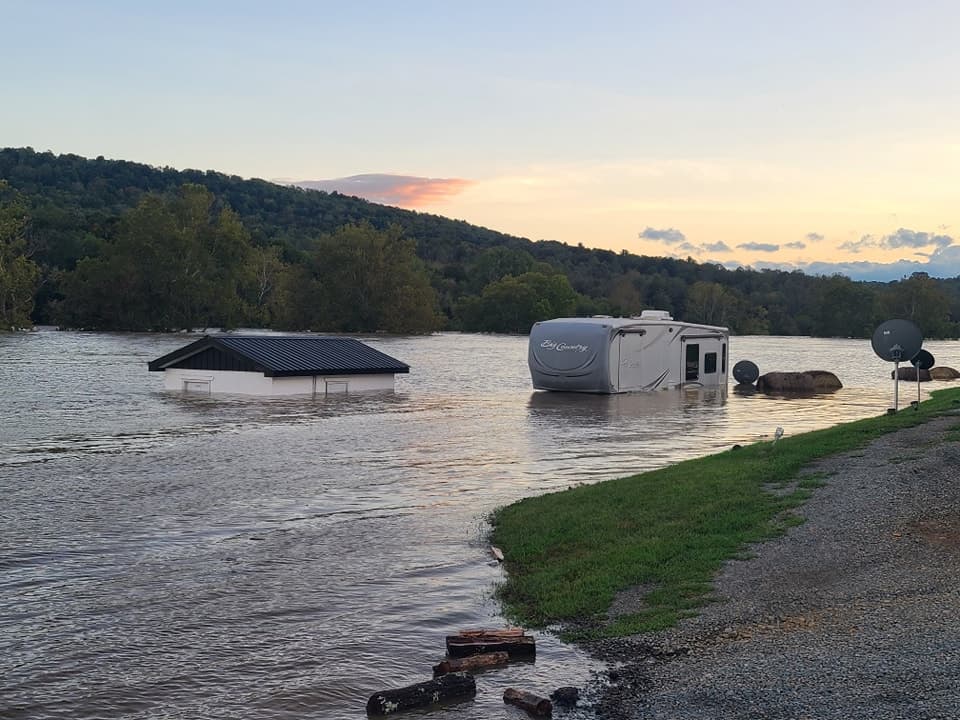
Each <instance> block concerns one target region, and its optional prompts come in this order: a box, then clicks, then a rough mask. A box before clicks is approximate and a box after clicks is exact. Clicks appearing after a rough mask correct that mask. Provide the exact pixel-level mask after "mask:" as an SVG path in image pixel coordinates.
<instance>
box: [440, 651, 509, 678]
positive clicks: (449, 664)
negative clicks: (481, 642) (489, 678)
mask: <svg viewBox="0 0 960 720" xmlns="http://www.w3.org/2000/svg"><path fill="white" fill-rule="evenodd" d="M508 662H510V655H509V654H508V653H506V652H504V651H500V652H492V653H484V654H483V655H469V656H467V657H464V658H450V659H449V660H443V661H442V662H440V664H439V665H434V666H433V676H434V677H437V676H439V675H446V674H447V673H452V672H463V671H465V670H485V669H487V668H492V667H497V666H498V665H506V664H507V663H508Z"/></svg>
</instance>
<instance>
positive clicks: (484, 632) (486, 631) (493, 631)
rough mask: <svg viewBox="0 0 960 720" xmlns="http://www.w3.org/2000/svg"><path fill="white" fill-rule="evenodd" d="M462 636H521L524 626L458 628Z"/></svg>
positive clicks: (458, 633) (458, 632)
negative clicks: (476, 628) (475, 628)
mask: <svg viewBox="0 0 960 720" xmlns="http://www.w3.org/2000/svg"><path fill="white" fill-rule="evenodd" d="M457 635H460V636H461V637H494V636H496V637H519V636H520V635H523V628H518V627H513V628H480V629H478V630H458V631H457Z"/></svg>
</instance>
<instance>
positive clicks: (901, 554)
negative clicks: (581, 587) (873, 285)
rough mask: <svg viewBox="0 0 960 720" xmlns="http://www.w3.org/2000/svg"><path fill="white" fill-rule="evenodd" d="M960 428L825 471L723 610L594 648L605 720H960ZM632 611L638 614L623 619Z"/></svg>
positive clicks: (906, 438)
mask: <svg viewBox="0 0 960 720" xmlns="http://www.w3.org/2000/svg"><path fill="white" fill-rule="evenodd" d="M958 426H960V417H958V416H957V415H953V416H947V417H942V418H938V419H936V420H933V421H931V422H929V423H927V424H925V425H922V426H918V427H916V428H912V429H909V430H903V431H899V432H896V433H892V434H890V435H886V436H884V437H882V438H881V439H879V440H877V441H875V442H873V443H872V444H871V445H870V446H869V447H868V448H865V449H861V450H858V451H855V452H853V453H848V454H845V455H838V456H834V457H831V458H828V459H826V460H823V461H820V462H818V463H816V464H815V465H814V466H811V467H810V468H808V469H807V470H806V472H808V473H826V474H827V476H826V477H825V482H826V485H825V486H824V487H822V488H819V489H817V490H815V491H814V495H813V497H812V498H811V499H810V500H809V501H808V502H807V503H806V505H805V506H804V507H803V508H802V510H801V511H802V513H803V515H804V516H805V517H806V519H807V520H806V522H805V523H804V524H802V525H800V526H798V527H795V528H793V529H791V530H790V531H789V532H788V533H787V534H786V535H784V536H783V537H781V538H778V539H776V540H772V541H770V542H766V543H763V544H760V545H758V546H756V547H755V548H754V549H753V550H754V552H755V556H754V557H753V558H751V559H749V560H743V561H731V562H730V563H728V565H727V566H726V567H725V569H724V570H723V571H722V573H721V574H720V576H719V577H718V579H717V582H716V597H717V599H718V600H719V602H716V603H713V604H711V605H709V606H707V607H705V608H704V610H703V613H702V614H701V615H700V616H699V617H697V618H693V619H690V620H686V621H683V622H682V623H681V624H680V625H679V626H678V627H676V628H674V629H672V630H669V631H664V632H660V633H654V634H650V635H643V636H636V637H632V638H624V639H618V640H607V641H600V642H597V643H593V644H592V645H590V646H589V649H590V650H591V651H592V652H594V653H595V654H597V655H598V656H600V657H601V658H603V659H605V660H607V661H608V662H610V663H611V664H612V665H613V667H614V668H615V669H614V670H613V671H612V673H611V680H612V681H613V682H612V684H611V685H610V687H609V688H607V690H606V691H605V693H604V694H603V698H602V701H601V702H600V703H599V705H598V706H597V708H596V710H597V714H598V715H599V716H600V717H603V718H624V719H629V718H644V719H647V718H670V719H671V720H684V719H686V718H717V719H720V718H724V719H727V718H778V719H779V718H783V719H787V718H790V719H791V720H793V719H800V718H810V719H811V720H827V719H831V718H843V719H844V720H853V719H855V718H869V719H870V720H883V719H886V718H909V719H910V720H921V719H924V718H951V719H956V718H960V442H958V439H960V433H958V432H957V431H953V432H951V431H950V430H951V428H957V427H958ZM624 609H625V610H626V611H629V608H624Z"/></svg>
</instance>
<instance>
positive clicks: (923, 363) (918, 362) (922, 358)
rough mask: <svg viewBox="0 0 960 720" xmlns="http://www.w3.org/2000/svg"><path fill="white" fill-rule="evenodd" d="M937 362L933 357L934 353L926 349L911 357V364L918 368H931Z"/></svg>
mask: <svg viewBox="0 0 960 720" xmlns="http://www.w3.org/2000/svg"><path fill="white" fill-rule="evenodd" d="M935 362H936V360H934V359H933V355H931V354H930V353H929V352H927V351H926V350H921V351H920V352H918V353H917V354H916V355H914V356H913V357H912V358H910V364H911V365H913V366H914V367H915V368H916V369H917V370H929V369H930V368H932V367H933V364H934V363H935Z"/></svg>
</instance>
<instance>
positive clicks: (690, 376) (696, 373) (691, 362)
mask: <svg viewBox="0 0 960 720" xmlns="http://www.w3.org/2000/svg"><path fill="white" fill-rule="evenodd" d="M699 377H700V344H699V343H690V344H688V345H687V365H686V372H685V373H684V377H683V379H684V380H685V381H690V380H696V379H697V378H699Z"/></svg>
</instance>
